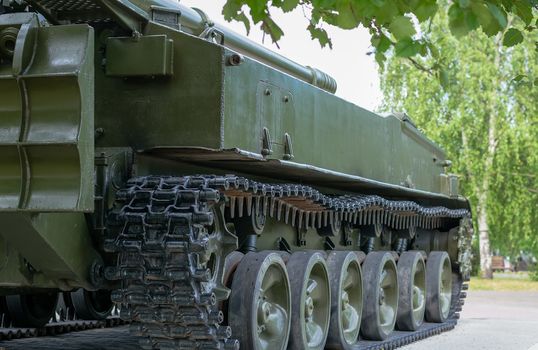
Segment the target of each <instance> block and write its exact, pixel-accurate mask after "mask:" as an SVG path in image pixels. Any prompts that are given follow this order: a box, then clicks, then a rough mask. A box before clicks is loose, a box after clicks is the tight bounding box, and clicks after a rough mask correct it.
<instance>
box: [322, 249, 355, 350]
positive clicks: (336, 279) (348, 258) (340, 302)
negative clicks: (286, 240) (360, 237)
mask: <svg viewBox="0 0 538 350" xmlns="http://www.w3.org/2000/svg"><path fill="white" fill-rule="evenodd" d="M327 264H328V266H329V278H330V281H331V323H330V326H329V336H328V338H327V344H326V345H325V348H326V349H344V350H348V349H352V348H353V346H354V345H355V344H356V343H357V341H358V338H359V331H360V327H361V317H362V272H361V264H360V261H359V258H358V257H357V254H355V253H354V252H336V251H335V252H331V253H329V257H328V258H327Z"/></svg>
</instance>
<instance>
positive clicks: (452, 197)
mask: <svg viewBox="0 0 538 350" xmlns="http://www.w3.org/2000/svg"><path fill="white" fill-rule="evenodd" d="M0 4H1V6H0V12H1V13H2V14H1V15H0V248H1V249H0V260H1V264H0V290H1V292H2V295H3V296H4V297H3V302H2V303H1V304H2V308H3V311H2V312H4V316H5V317H6V318H7V319H9V320H10V327H33V328H38V329H39V328H40V327H44V326H46V324H47V323H48V322H49V321H50V320H51V319H53V318H54V315H55V313H56V310H57V303H58V300H59V297H58V295H59V294H61V295H62V298H61V299H62V300H64V301H62V303H67V304H69V305H70V306H71V308H72V309H74V310H75V311H76V314H77V316H76V317H78V318H81V319H97V320H98V319H106V318H107V317H108V316H109V313H110V311H111V310H112V308H113V305H117V308H118V309H119V310H120V315H121V318H122V319H123V320H126V321H128V322H130V323H131V325H130V329H131V332H132V333H133V336H137V337H139V338H140V345H141V347H142V348H143V349H162V350H172V349H174V350H179V349H238V348H241V349H256V350H258V349H300V350H303V349H309V350H310V349H363V348H368V349H375V348H384V349H386V348H393V347H396V346H400V345H403V344H407V343H409V342H412V341H416V340H419V339H422V338H424V337H427V336H430V335H432V334H437V333H439V332H441V331H444V330H448V329H451V328H453V327H454V325H455V323H456V320H457V318H458V312H459V311H460V310H461V306H462V304H463V298H464V297H465V292H462V290H463V289H465V288H466V284H465V283H464V282H465V281H467V280H468V278H469V271H470V264H469V260H470V237H471V234H472V227H471V219H470V211H469V204H468V202H467V200H466V199H465V198H462V197H461V196H459V194H458V180H457V177H456V176H454V175H452V174H450V173H448V172H447V169H448V167H449V166H450V161H448V160H447V159H446V156H445V154H444V153H443V151H442V150H441V149H439V148H438V147H437V146H436V145H435V144H433V143H432V142H430V141H429V140H428V139H426V138H425V137H424V136H423V135H422V134H421V133H420V132H419V131H418V130H417V128H416V127H415V125H414V124H413V122H412V121H411V119H410V118H409V117H407V116H406V115H405V114H394V115H389V116H379V115H376V114H374V113H371V112H369V111H366V110H364V109H362V108H360V107H357V106H355V105H353V104H351V103H348V102H346V101H344V100H342V99H340V98H338V97H336V96H335V95H334V92H335V91H336V83H335V81H334V80H333V79H332V78H331V77H330V76H328V75H327V74H325V73H323V72H321V71H319V70H317V69H315V68H311V67H305V66H302V65H300V64H297V63H295V62H293V61H290V60H289V59H287V58H285V57H282V56H280V55H278V54H276V53H274V52H271V51H269V50H268V49H266V48H264V47H262V46H260V45H258V44H256V43H253V42H251V41H249V40H248V39H245V38H243V37H241V36H239V35H237V34H235V33H233V32H231V31H229V30H228V29H226V28H224V27H221V26H219V25H216V24H213V23H212V22H211V21H210V19H209V18H208V17H207V16H206V15H205V14H204V13H203V12H202V11H201V10H198V9H190V8H187V7H185V6H183V5H181V4H180V3H179V2H178V1H174V0H24V1H23V0H11V1H6V0H3V1H1V2H0ZM65 300H68V302H65ZM394 330H398V332H394Z"/></svg>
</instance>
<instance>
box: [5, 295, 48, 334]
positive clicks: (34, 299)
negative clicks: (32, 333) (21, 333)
mask: <svg viewBox="0 0 538 350" xmlns="http://www.w3.org/2000/svg"><path fill="white" fill-rule="evenodd" d="M57 304H58V293H56V292H51V293H39V294H21V295H8V296H7V297H6V305H7V309H8V311H9V316H10V317H11V319H12V320H13V325H14V326H16V327H31V328H41V327H43V326H45V325H46V324H47V323H48V322H49V321H50V319H51V318H52V317H53V316H54V311H55V310H56V305H57Z"/></svg>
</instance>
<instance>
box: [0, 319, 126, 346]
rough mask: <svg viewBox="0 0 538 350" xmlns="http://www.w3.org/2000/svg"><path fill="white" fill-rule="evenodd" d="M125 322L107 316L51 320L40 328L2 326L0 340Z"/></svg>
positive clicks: (50, 334) (54, 333)
mask: <svg viewBox="0 0 538 350" xmlns="http://www.w3.org/2000/svg"><path fill="white" fill-rule="evenodd" d="M124 324H125V322H124V321H123V320H121V319H120V318H119V317H117V316H114V317H109V318H107V319H106V320H103V321H83V320H73V321H61V322H51V323H49V324H47V325H46V326H45V327H42V328H15V327H2V328H0V340H15V339H21V338H33V337H44V336H52V335H60V334H65V333H70V332H80V331H84V330H89V329H95V328H110V327H116V326H120V325H124Z"/></svg>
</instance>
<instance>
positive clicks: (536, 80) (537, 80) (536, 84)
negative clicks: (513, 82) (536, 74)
mask: <svg viewBox="0 0 538 350" xmlns="http://www.w3.org/2000/svg"><path fill="white" fill-rule="evenodd" d="M534 86H538V78H536V79H534Z"/></svg>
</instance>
